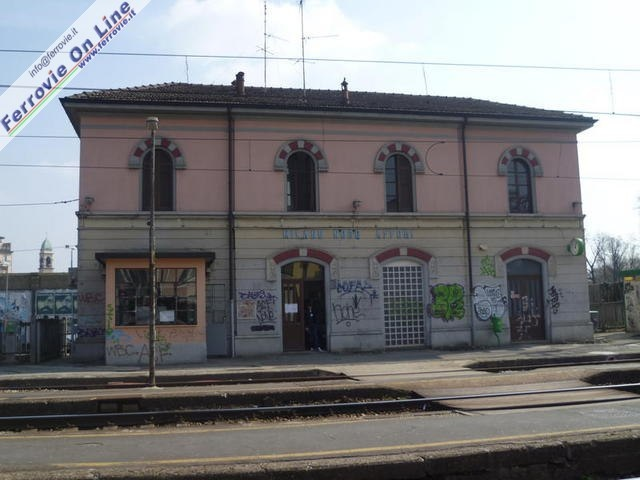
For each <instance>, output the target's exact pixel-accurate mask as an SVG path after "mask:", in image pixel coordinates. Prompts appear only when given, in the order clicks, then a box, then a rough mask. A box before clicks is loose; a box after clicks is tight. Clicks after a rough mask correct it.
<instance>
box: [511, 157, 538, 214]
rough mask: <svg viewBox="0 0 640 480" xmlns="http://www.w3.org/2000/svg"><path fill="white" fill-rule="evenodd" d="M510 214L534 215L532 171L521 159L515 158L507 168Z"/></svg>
mask: <svg viewBox="0 0 640 480" xmlns="http://www.w3.org/2000/svg"><path fill="white" fill-rule="evenodd" d="M507 178H508V181H507V185H508V189H509V212H510V213H533V195H532V189H531V169H530V167H529V164H528V163H527V162H525V161H524V160H523V159H521V158H514V159H512V160H511V162H509V166H508V167H507Z"/></svg>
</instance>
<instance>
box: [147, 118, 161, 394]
mask: <svg viewBox="0 0 640 480" xmlns="http://www.w3.org/2000/svg"><path fill="white" fill-rule="evenodd" d="M159 123H160V122H159V120H158V117H148V118H147V129H148V130H149V131H150V132H151V179H150V182H149V183H150V187H149V191H150V192H149V194H150V197H151V198H150V200H149V302H150V303H151V305H150V306H149V307H150V309H149V310H150V312H149V386H150V387H155V386H156V310H157V305H156V304H157V303H158V299H157V292H156V273H157V269H156V226H155V223H156V132H157V131H158V126H159Z"/></svg>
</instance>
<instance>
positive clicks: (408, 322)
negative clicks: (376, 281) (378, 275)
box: [382, 263, 425, 347]
mask: <svg viewBox="0 0 640 480" xmlns="http://www.w3.org/2000/svg"><path fill="white" fill-rule="evenodd" d="M422 271H423V269H422V266H420V265H416V264H409V263H402V264H393V265H388V266H384V267H383V268H382V279H383V295H384V337H385V345H386V346H387V347H411V346H424V345H425V335H424V332H425V325H424V293H423V292H424V283H423V274H422Z"/></svg>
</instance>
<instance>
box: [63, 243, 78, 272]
mask: <svg viewBox="0 0 640 480" xmlns="http://www.w3.org/2000/svg"><path fill="white" fill-rule="evenodd" d="M64 248H68V249H69V250H71V268H73V251H74V250H75V249H76V247H74V246H73V245H65V246H64Z"/></svg>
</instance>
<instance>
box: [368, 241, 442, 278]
mask: <svg viewBox="0 0 640 480" xmlns="http://www.w3.org/2000/svg"><path fill="white" fill-rule="evenodd" d="M406 257H410V258H413V259H416V260H420V261H422V262H424V263H426V264H427V267H426V268H427V270H428V271H429V274H430V275H434V276H435V275H437V273H438V272H437V263H436V259H435V258H434V257H433V255H431V254H430V253H429V252H425V251H424V250H420V249H419V248H414V247H395V248H389V249H387V250H383V251H382V252H379V253H377V254H375V255H372V256H371V257H369V277H371V278H372V279H374V280H376V279H379V278H380V276H381V265H380V264H381V263H383V262H386V261H387V260H391V259H393V258H406Z"/></svg>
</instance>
